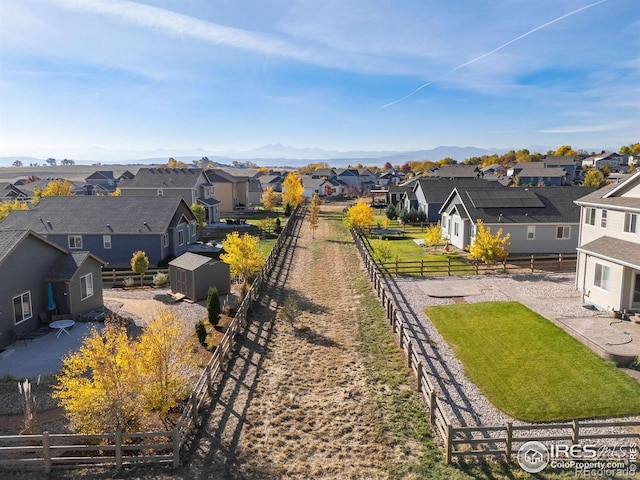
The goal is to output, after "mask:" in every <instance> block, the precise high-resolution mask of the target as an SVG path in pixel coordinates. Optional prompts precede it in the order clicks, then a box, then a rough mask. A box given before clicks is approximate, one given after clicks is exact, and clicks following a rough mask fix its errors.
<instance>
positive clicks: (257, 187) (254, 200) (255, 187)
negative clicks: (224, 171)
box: [249, 177, 264, 206]
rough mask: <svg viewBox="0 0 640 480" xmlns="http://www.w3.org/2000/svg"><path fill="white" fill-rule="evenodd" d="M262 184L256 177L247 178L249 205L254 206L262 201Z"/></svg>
mask: <svg viewBox="0 0 640 480" xmlns="http://www.w3.org/2000/svg"><path fill="white" fill-rule="evenodd" d="M263 192H264V190H262V184H261V183H260V179H258V178H255V177H253V178H250V179H249V205H250V206H256V205H260V204H261V203H262V193H263Z"/></svg>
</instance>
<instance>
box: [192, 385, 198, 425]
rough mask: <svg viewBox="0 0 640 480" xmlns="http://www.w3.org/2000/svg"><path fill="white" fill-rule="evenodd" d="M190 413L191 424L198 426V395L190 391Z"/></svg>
mask: <svg viewBox="0 0 640 480" xmlns="http://www.w3.org/2000/svg"><path fill="white" fill-rule="evenodd" d="M191 415H193V424H194V425H195V426H196V427H197V426H198V396H197V395H196V392H192V393H191Z"/></svg>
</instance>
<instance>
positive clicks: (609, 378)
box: [425, 302, 640, 422]
mask: <svg viewBox="0 0 640 480" xmlns="http://www.w3.org/2000/svg"><path fill="white" fill-rule="evenodd" d="M425 312H426V314H427V316H428V317H429V318H430V319H431V321H432V322H433V323H434V324H435V325H436V327H437V328H438V331H439V332H440V333H441V334H442V336H443V337H444V338H445V340H446V341H447V342H448V343H449V345H450V346H451V347H452V348H453V350H454V352H455V353H456V356H457V357H458V358H459V359H460V361H461V362H462V363H463V365H464V369H465V373H466V375H467V376H468V377H469V378H470V379H471V380H472V381H473V382H474V383H475V384H476V385H478V387H479V388H480V390H482V392H483V393H484V394H485V395H486V396H487V398H488V399H489V400H490V401H491V402H492V403H493V405H494V406H495V407H497V408H499V409H500V410H502V411H504V412H505V413H507V414H508V415H511V416H513V417H515V418H517V419H520V420H525V421H529V422H545V421H559V420H569V419H581V418H595V417H615V416H620V415H631V414H638V413H640V384H638V382H636V381H635V380H633V379H632V378H631V377H629V376H628V375H626V374H625V373H623V372H621V371H620V370H618V369H617V368H616V367H615V365H613V364H611V363H608V362H606V361H604V360H603V359H601V358H600V357H598V356H597V355H596V354H595V353H593V352H591V351H590V350H589V349H588V348H586V347H585V346H583V345H582V344H581V343H579V342H578V341H577V340H575V339H574V338H572V337H571V336H569V335H568V334H566V333H565V332H564V331H563V330H562V329H561V328H559V327H557V326H555V325H554V324H553V323H551V322H549V321H548V320H547V319H545V318H543V317H541V316H540V315H538V314H537V313H535V312H533V311H531V310H529V309H528V308H526V307H525V306H523V305H521V304H520V303H517V302H488V303H478V304H457V305H447V306H438V307H428V308H427V309H426V310H425Z"/></svg>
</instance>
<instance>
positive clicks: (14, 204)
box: [0, 199, 29, 220]
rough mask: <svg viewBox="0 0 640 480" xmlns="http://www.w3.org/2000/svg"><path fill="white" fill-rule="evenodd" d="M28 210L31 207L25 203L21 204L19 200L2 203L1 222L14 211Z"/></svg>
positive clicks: (0, 208) (0, 203)
mask: <svg viewBox="0 0 640 480" xmlns="http://www.w3.org/2000/svg"><path fill="white" fill-rule="evenodd" d="M28 208H29V207H28V206H27V204H26V203H25V202H21V201H20V200H18V199H15V200H13V201H11V200H6V201H4V202H0V220H2V219H4V218H5V217H6V216H7V215H9V214H10V213H11V212H13V211H14V210H28Z"/></svg>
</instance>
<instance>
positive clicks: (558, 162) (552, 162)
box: [542, 155, 582, 184]
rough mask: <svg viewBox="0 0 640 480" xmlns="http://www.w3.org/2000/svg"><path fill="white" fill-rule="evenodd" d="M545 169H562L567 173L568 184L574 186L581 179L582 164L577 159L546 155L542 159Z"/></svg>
mask: <svg viewBox="0 0 640 480" xmlns="http://www.w3.org/2000/svg"><path fill="white" fill-rule="evenodd" d="M542 165H543V166H544V167H545V168H563V169H564V170H565V171H566V172H567V173H568V177H567V179H568V182H567V183H569V184H574V183H576V182H578V181H579V180H580V179H581V178H582V162H581V160H580V158H579V157H564V156H558V155H547V156H546V157H545V158H544V159H542Z"/></svg>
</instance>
